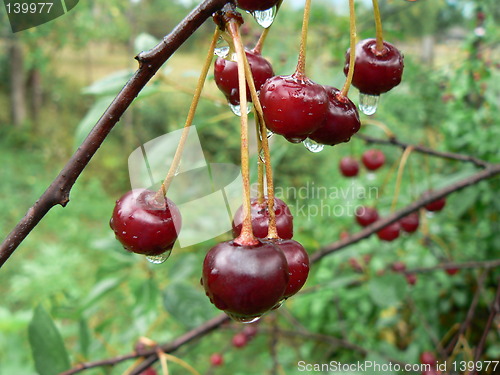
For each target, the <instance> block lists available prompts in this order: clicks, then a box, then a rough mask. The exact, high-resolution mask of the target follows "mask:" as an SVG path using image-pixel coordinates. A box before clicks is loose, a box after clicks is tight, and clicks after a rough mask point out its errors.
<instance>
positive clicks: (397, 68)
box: [344, 39, 404, 95]
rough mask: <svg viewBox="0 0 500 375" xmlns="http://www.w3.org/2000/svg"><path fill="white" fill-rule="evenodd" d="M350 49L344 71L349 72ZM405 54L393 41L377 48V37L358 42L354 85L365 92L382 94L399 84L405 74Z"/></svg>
mask: <svg viewBox="0 0 500 375" xmlns="http://www.w3.org/2000/svg"><path fill="white" fill-rule="evenodd" d="M349 60H350V57H349V50H348V51H347V53H346V62H345V66H344V73H345V75H346V76H347V73H348V72H349ZM403 68H404V63H403V55H402V54H401V52H399V50H398V49H397V48H396V47H394V46H393V45H392V44H391V43H388V42H384V49H383V50H382V51H378V50H377V41H376V39H365V40H362V41H360V42H359V43H358V44H356V60H355V64H354V76H353V79H352V84H353V86H355V87H357V88H358V89H359V91H360V92H361V93H363V94H368V95H380V94H383V93H384V92H387V91H389V90H391V89H392V88H393V87H395V86H397V85H399V83H400V82H401V77H402V75H403Z"/></svg>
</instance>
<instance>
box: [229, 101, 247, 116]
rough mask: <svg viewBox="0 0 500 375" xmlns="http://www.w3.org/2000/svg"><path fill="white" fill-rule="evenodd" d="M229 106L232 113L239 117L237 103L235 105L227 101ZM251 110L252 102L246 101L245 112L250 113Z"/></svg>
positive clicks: (239, 108) (239, 112)
mask: <svg viewBox="0 0 500 375" xmlns="http://www.w3.org/2000/svg"><path fill="white" fill-rule="evenodd" d="M229 108H231V111H233V113H234V114H235V115H236V116H240V117H241V106H240V105H239V104H236V105H235V104H231V103H229ZM251 110H252V103H247V114H248V113H250V111H251Z"/></svg>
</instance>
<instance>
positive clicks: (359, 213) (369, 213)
mask: <svg viewBox="0 0 500 375" xmlns="http://www.w3.org/2000/svg"><path fill="white" fill-rule="evenodd" d="M355 215H356V221H357V222H358V224H359V225H361V226H362V227H367V226H368V225H370V224H373V223H374V222H376V221H377V220H378V219H379V216H378V211H377V209H376V208H371V207H364V206H362V207H358V208H357V209H356V212H355Z"/></svg>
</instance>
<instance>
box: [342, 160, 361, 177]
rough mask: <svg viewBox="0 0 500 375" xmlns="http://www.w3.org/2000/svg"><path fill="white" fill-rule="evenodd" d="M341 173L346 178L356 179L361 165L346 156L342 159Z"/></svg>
mask: <svg viewBox="0 0 500 375" xmlns="http://www.w3.org/2000/svg"><path fill="white" fill-rule="evenodd" d="M339 169H340V173H342V175H343V176H345V177H355V176H357V175H358V173H359V163H358V161H357V160H356V159H354V158H352V157H350V156H346V157H343V158H342V159H340V163H339Z"/></svg>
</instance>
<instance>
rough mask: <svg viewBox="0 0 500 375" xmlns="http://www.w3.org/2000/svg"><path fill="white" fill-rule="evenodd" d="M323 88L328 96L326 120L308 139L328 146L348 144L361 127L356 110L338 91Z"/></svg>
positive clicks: (326, 87) (332, 88)
mask: <svg viewBox="0 0 500 375" xmlns="http://www.w3.org/2000/svg"><path fill="white" fill-rule="evenodd" d="M324 87H325V90H326V92H327V94H328V111H327V113H326V120H325V122H324V123H323V125H321V126H320V127H319V128H318V129H317V130H315V131H314V132H313V133H311V134H310V135H309V138H311V139H312V140H314V141H316V142H318V143H321V144H323V145H330V146H333V145H336V144H338V143H342V142H348V141H349V140H350V139H351V137H352V136H353V135H354V134H355V133H357V131H358V130H359V128H360V127H361V121H360V120H359V113H358V109H357V108H356V105H355V104H354V103H353V102H352V101H351V100H350V99H349V98H348V97H347V96H344V95H342V93H341V92H340V90H338V89H336V88H335V87H330V86H324Z"/></svg>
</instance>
